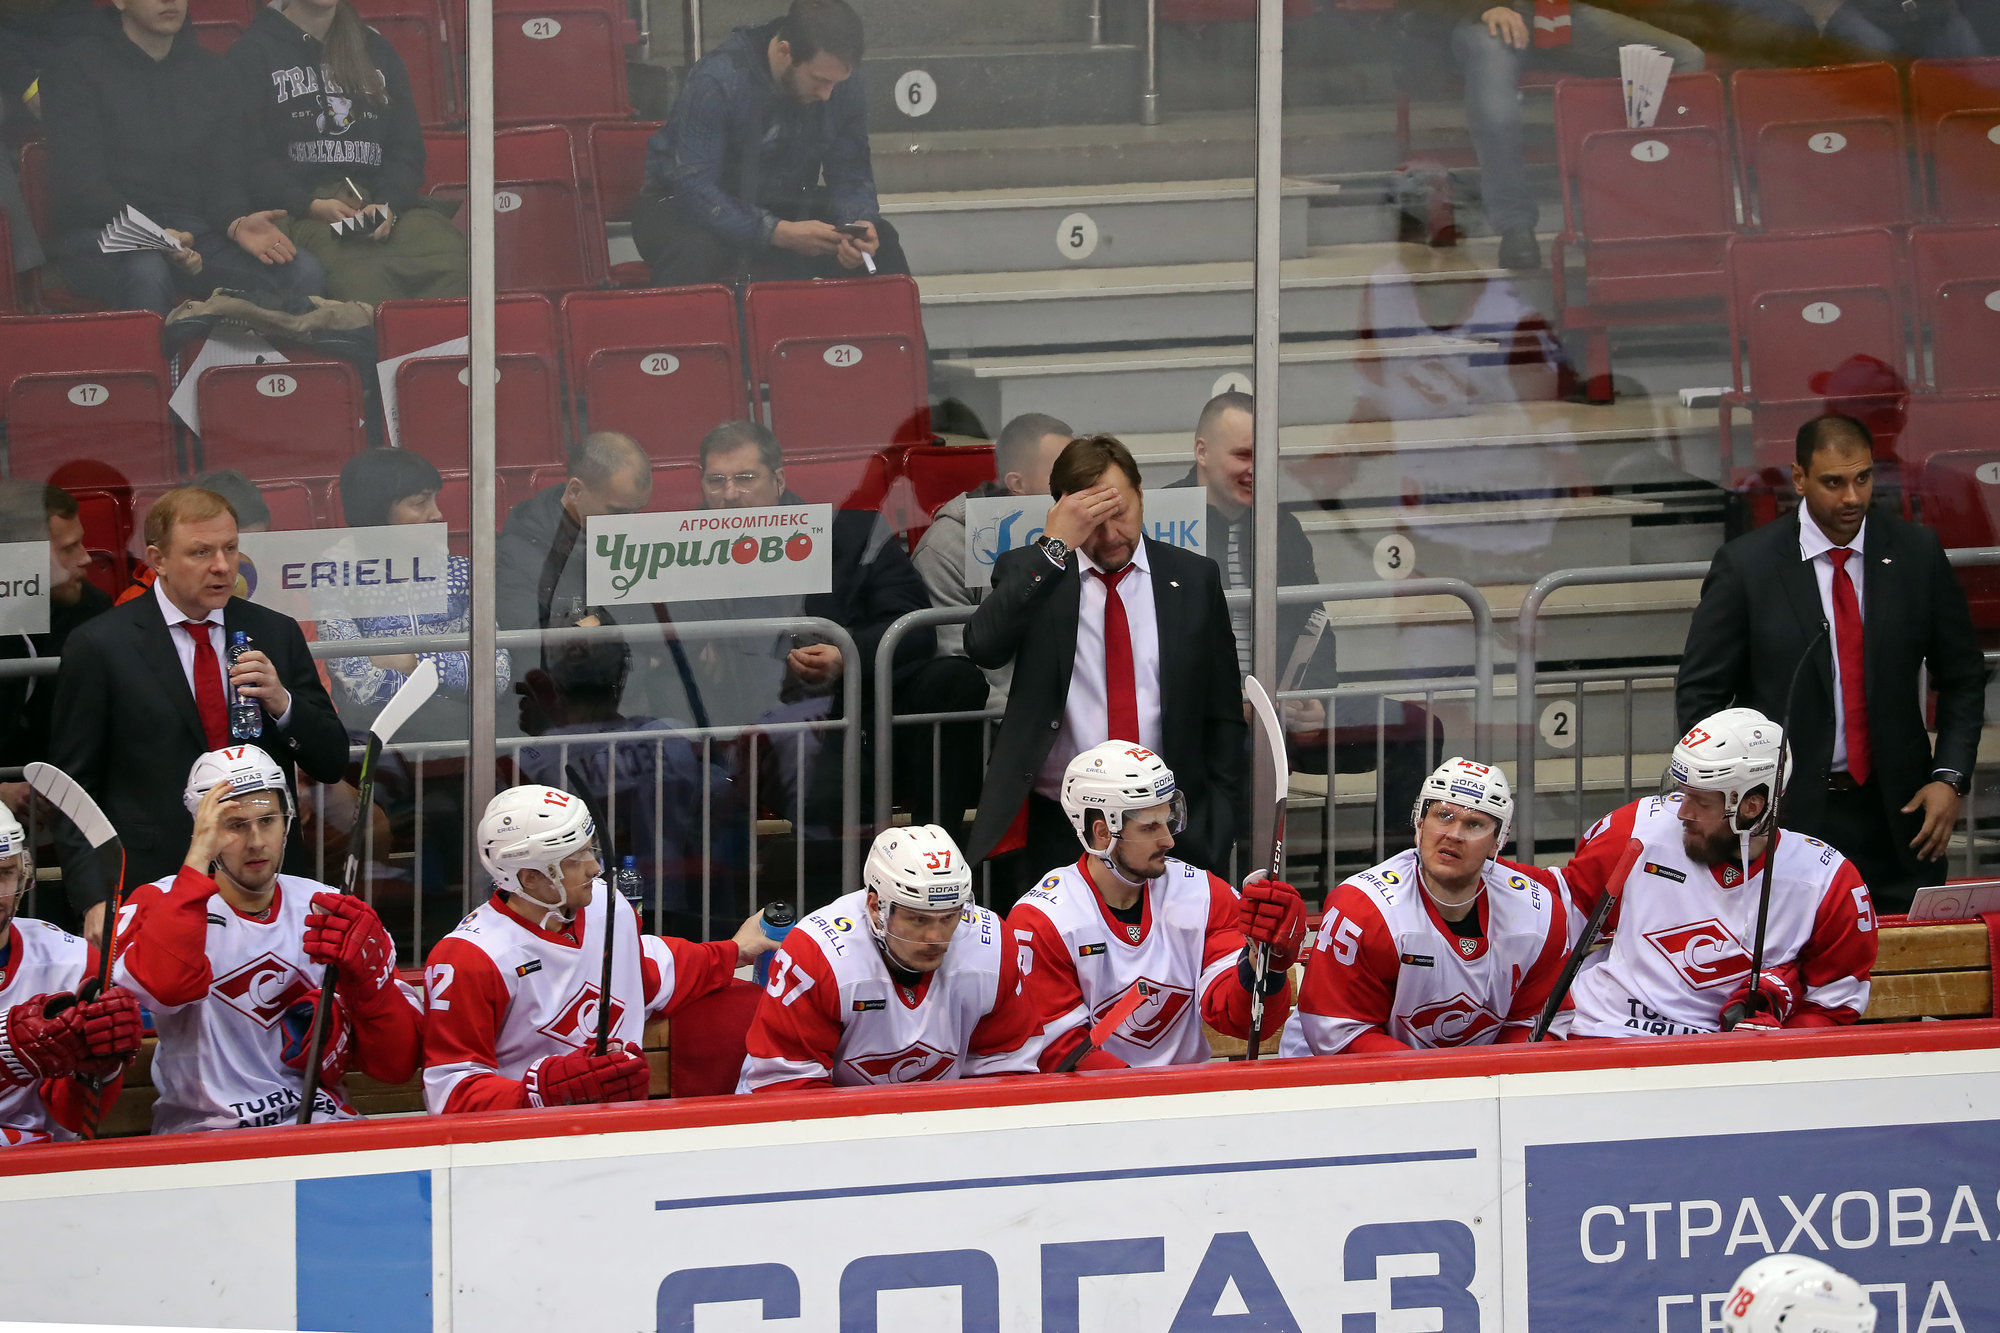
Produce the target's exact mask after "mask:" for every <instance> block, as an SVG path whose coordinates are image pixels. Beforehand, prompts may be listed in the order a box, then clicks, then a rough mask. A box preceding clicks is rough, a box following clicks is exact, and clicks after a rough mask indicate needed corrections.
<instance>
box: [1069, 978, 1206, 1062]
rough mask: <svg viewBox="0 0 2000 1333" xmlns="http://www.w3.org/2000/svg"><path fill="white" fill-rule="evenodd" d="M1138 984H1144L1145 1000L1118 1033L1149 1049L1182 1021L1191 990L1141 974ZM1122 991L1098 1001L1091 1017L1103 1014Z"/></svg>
mask: <svg viewBox="0 0 2000 1333" xmlns="http://www.w3.org/2000/svg"><path fill="white" fill-rule="evenodd" d="M1139 984H1141V985H1143V986H1145V987H1146V997H1147V998H1146V1002H1145V1003H1144V1004H1142V1005H1140V1006H1139V1007H1138V1008H1137V1009H1135V1010H1133V1011H1132V1016H1131V1017H1130V1018H1128V1019H1126V1020H1125V1022H1124V1023H1123V1025H1121V1026H1120V1027H1119V1029H1118V1032H1117V1035H1118V1036H1119V1037H1120V1038H1122V1039H1123V1040H1125V1041H1129V1042H1131V1043H1132V1044H1133V1045H1134V1046H1144V1047H1147V1048H1149V1049H1150V1048H1151V1047H1153V1046H1155V1045H1157V1044H1158V1043H1159V1041H1160V1038H1162V1037H1164V1036H1166V1035H1167V1034H1168V1033H1169V1032H1171V1031H1173V1030H1174V1025H1175V1024H1177V1023H1179V1022H1180V1021H1181V1015H1182V1014H1183V1013H1184V1012H1186V1010H1187V1007H1188V1005H1190V1004H1192V1003H1193V1002H1194V992H1193V991H1192V990H1190V989H1188V988H1187V987H1186V986H1169V985H1166V984H1165V983H1163V982H1158V981H1155V980H1153V979H1152V978H1151V977H1140V978H1139ZM1123 995H1124V992H1123V991H1120V992H1119V993H1118V994H1117V995H1113V996H1112V997H1111V998H1110V999H1108V1000H1106V1001H1105V1002H1104V1003H1103V1004H1101V1005H1099V1006H1098V1007H1097V1009H1096V1010H1095V1012H1093V1013H1092V1015H1091V1021H1092V1022H1093V1023H1094V1022H1096V1021H1097V1020H1098V1019H1100V1018H1102V1017H1104V1015H1105V1014H1106V1013H1108V1012H1110V1010H1111V1007H1112V1006H1113V1005H1115V1004H1117V1003H1118V1001H1119V1000H1120V999H1121V998H1122V997H1123Z"/></svg>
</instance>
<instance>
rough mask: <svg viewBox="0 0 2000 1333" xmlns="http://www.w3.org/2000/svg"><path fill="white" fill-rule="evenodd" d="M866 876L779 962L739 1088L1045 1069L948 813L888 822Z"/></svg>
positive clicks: (815, 919) (1037, 1032)
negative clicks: (947, 824)
mask: <svg viewBox="0 0 2000 1333" xmlns="http://www.w3.org/2000/svg"><path fill="white" fill-rule="evenodd" d="M861 879H862V883H863V884H864V885H865V886H866V887H864V888H862V889H861V890H859V891H858V892H855V893H850V894H847V895H846V896H845V897H841V898H836V899H834V900H833V901H832V902H831V903H828V904H827V905H826V906H825V907H822V908H821V909H820V910H818V911H817V912H813V913H810V914H808V915H807V916H806V918H805V919H804V920H803V921H801V922H799V923H798V925H797V926H795V927H793V928H792V931H791V933H790V934H789V935H787V936H786V937H785V943H784V945H783V946H782V947H781V948H780V949H779V950H778V954H777V957H775V958H773V959H772V960H771V979H770V983H769V984H768V985H767V986H766V987H765V989H764V994H763V996H762V998H761V999H759V1000H758V1002H757V1014H756V1017H755V1018H754V1019H752V1020H751V1023H750V1036H749V1043H748V1045H749V1054H748V1055H747V1056H746V1057H745V1059H744V1061H743V1073H742V1075H741V1077H740V1078H739V1079H738V1080H737V1083H736V1090H737V1091H738V1092H773V1091H779V1090H789V1089H797V1088H826V1087H836V1088H844V1087H858V1086H862V1085H870V1084H876V1085H892V1084H898V1083H934V1082H938V1081H940V1080H945V1079H957V1078H977V1077H981V1076H984V1075H989V1074H1032V1073H1034V1072H1035V1071H1036V1069H1037V1068H1038V1063H1037V1062H1038V1060H1039V1059H1040V1056H1041V1052H1042V1025H1041V1023H1040V1021H1039V1020H1038V1019H1037V1017H1036V1015H1035V1010H1034V1006H1033V1005H1031V1004H1030V1003H1029V1002H1028V1001H1027V1000H1026V999H1025V998H1024V997H1023V996H1022V994H1021V979H1020V976H1019V974H1018V972H1017V970H1016V967H1015V951H1014V950H1013V949H1012V948H1011V947H1009V945H1008V942H1007V940H1006V938H1005V934H1004V932H1003V930H1002V928H1001V922H1000V918H999V917H997V916H995V915H994V914H993V913H991V912H989V911H987V910H986V909H985V908H983V907H976V906H974V905H973V902H972V868H971V867H970V866H968V865H967V864H966V862H965V855H964V853H962V852H961V851H960V850H959V848H958V844H957V843H955V842H953V841H952V839H951V835H950V834H948V833H946V832H945V831H944V830H943V829H941V828H939V827H938V826H937V825H935V824H918V825H913V826H911V827H909V828H891V829H884V830H883V831H882V832H880V833H878V834H876V835H875V842H874V845H873V846H871V847H870V848H869V849H868V859H867V861H866V863H865V864H864V865H863V866H862V868H861Z"/></svg>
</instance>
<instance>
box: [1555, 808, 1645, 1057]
mask: <svg viewBox="0 0 2000 1333" xmlns="http://www.w3.org/2000/svg"><path fill="white" fill-rule="evenodd" d="M1645 851H1646V844H1645V843H1643V842H1640V841H1639V840H1638V839H1637V838H1633V839H1631V840H1630V841H1628V842H1627V843H1626V844H1625V850H1624V851H1623V852H1621V853H1619V855H1618V864H1617V865H1615V866H1613V867H1612V868H1611V878H1610V880H1609V881H1607V882H1606V883H1605V886H1604V896H1603V897H1601V898H1599V899H1598V900H1597V906H1596V907H1594V908H1592V909H1591V911H1590V919H1589V920H1588V921H1586V922H1584V925H1583V934H1581V935H1579V936H1577V937H1576V947H1575V948H1574V949H1571V950H1570V951H1569V957H1568V958H1566V959H1564V960H1563V969H1562V972H1561V973H1560V974H1559V975H1558V976H1557V977H1556V984H1555V986H1554V988H1553V989H1551V990H1550V991H1549V998H1548V1002H1547V1003H1545V1004H1544V1005H1543V1006H1542V1012H1541V1013H1540V1015H1538V1016H1537V1017H1536V1019H1535V1026H1534V1028H1533V1030H1531V1031H1530V1032H1529V1033H1528V1040H1529V1041H1540V1040H1542V1039H1543V1038H1544V1037H1546V1036H1548V1034H1549V1025H1550V1024H1551V1023H1554V1022H1555V1021H1556V1015H1557V1014H1559V1013H1561V1012H1562V1002H1563V1001H1564V1000H1565V999H1567V998H1568V997H1569V988H1570V986H1571V985H1572V984H1573V983H1574V982H1575V981H1576V974H1577V970H1578V969H1579V968H1581V967H1582V966H1583V960H1584V958H1585V957H1586V956H1588V955H1589V953H1590V947H1591V946H1592V945H1593V944H1595V943H1596V942H1597V934H1598V932H1599V931H1601V930H1603V929H1604V923H1605V922H1606V921H1607V920H1609V919H1610V917H1611V909H1612V908H1614V907H1616V906H1617V905H1618V899H1619V898H1620V897H1622V896H1623V895H1624V893H1625V880H1626V879H1627V877H1629V876H1630V875H1631V873H1632V867H1633V866H1635V865H1637V864H1639V858H1640V857H1641V856H1643V855H1644V854H1645Z"/></svg>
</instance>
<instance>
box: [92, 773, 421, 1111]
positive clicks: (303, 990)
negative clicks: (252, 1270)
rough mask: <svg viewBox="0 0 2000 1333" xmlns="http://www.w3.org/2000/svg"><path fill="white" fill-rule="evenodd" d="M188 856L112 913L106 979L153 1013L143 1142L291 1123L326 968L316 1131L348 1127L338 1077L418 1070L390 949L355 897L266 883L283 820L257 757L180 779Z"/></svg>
mask: <svg viewBox="0 0 2000 1333" xmlns="http://www.w3.org/2000/svg"><path fill="white" fill-rule="evenodd" d="M181 799H182V800H183V801H184V802H185V803H186V805H187V808H188V810H189V812H190V813H191V814H193V815H194V836H193V837H192V838H191V839H190V840H189V842H188V852H187V860H186V861H185V862H184V863H183V864H182V865H181V868H180V873H178V874H177V875H175V876H174V877H173V878H172V879H162V880H156V881H154V882H153V883H151V884H147V885H145V886H143V887H141V888H139V889H137V890H135V891H134V892H133V894H132V898H131V901H130V902H128V903H127V904H126V905H125V909H124V911H122V912H121V913H120V917H121V920H120V922H119V924H118V930H119V941H120V953H119V956H118V965H117V973H116V975H117V977H118V980H119V981H120V982H121V983H122V984H124V985H126V986H130V987H131V988H132V990H133V992H134V993H135V994H136V995H137V996H138V997H139V1002H140V1003H141V1004H143V1005H145V1006H146V1007H147V1008H148V1009H150V1010H152V1012H153V1026H154V1028H155V1029H156V1030H157V1031H158V1033H159V1037H160V1041H159V1046H158V1049H157V1050H156V1051H155V1052H154V1055H153V1085H154V1086H155V1087H156V1088H158V1089H159V1093H160V1099H159V1101H157V1102H155V1103H154V1105H153V1132H154V1133H155V1134H172V1133H179V1132H181V1131H183V1130H197V1129H251V1128H255V1127H258V1126H268V1125H289V1124H291V1123H293V1121H294V1120H295V1119H296V1118H297V1116H298V1111H299V1100H300V1097H301V1096H302V1095H303V1088H304V1075H305V1062H306V1053H307V1052H306V1048H307V1034H308V1032H309V1031H310V1029H311V1027H312V1017H313V1008H314V1006H315V1005H316V1004H317V1003H318V1002H319V989H320V982H321V978H322V975H323V974H324V972H325V970H326V964H328V963H338V964H339V965H340V976H339V980H338V982H337V983H336V984H335V986H334V993H333V998H332V1001H331V1008H330V1009H329V1010H328V1015H327V1017H328V1023H327V1040H326V1051H325V1054H324V1056H323V1057H322V1059H321V1060H320V1085H319V1090H318V1093H317V1094H316V1095H315V1097H314V1103H313V1119H314V1120H353V1119H357V1118H359V1113H358V1112H356V1111H355V1110H354V1108H353V1107H351V1106H349V1105H348V1102H347V1097H346V1094H345V1092H344V1091H343V1089H342V1087H341V1079H342V1077H343V1076H344V1075H345V1074H346V1072H347V1070H348V1069H350V1068H353V1069H359V1070H361V1071H362V1072H363V1073H365V1074H367V1075H368V1076H369V1077H370V1078H373V1079H378V1080H380V1081H381V1082H384V1083H402V1082H405V1081H406V1080H408V1079H409V1078H410V1077H411V1076H412V1075H414V1074H415V1073H416V1071H417V1059H418V1054H419V1052H420V1050H421V1048H422V1044H423V1013H422V1010H421V1009H420V1008H419V1007H418V1004H417V995H416V992H415V991H413V990H412V989H410V987H408V986H407V985H405V984H403V983H402V982H401V981H399V980H398V979H397V977H396V946H395V944H394V943H393V942H392V941H391V940H390V939H389V932H388V931H386V930H384V929H383V928H382V922H381V919H380V918H379V917H377V916H376V915H375V909H373V908H372V907H370V906H369V905H368V904H367V903H365V902H363V901H361V899H359V898H355V897H351V896H349V895H347V894H344V893H341V892H339V891H337V890H335V889H334V888H332V887H331V886H329V885H326V884H321V883H319V882H318V881H316V880H310V879H304V878H301V877H298V876H295V875H283V874H280V873H278V866H279V863H280V862H282V861H283V860H284V855H285V839H286V836H287V835H288V834H289V833H290V831H291V823H292V816H293V809H292V797H291V791H290V789H289V788H288V787H286V785H285V775H284V772H283V771H282V770H281V769H280V768H279V767H278V765H277V764H276V763H274V762H273V761H272V759H271V756H270V755H268V754H266V753H264V751H262V750H260V749H258V748H257V747H256V746H254V745H238V746H232V747H230V748H229V749H226V750H211V751H209V752H208V753H207V754H205V755H203V756H201V758H199V759H197V760H195V762H194V767H193V768H192V769H190V770H189V771H188V781H187V789H186V791H184V792H183V793H182V797H181Z"/></svg>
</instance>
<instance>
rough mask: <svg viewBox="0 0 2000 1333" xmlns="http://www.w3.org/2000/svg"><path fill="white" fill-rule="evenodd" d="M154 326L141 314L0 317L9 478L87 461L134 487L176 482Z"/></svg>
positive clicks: (35, 477) (38, 477) (1, 402)
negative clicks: (170, 481)
mask: <svg viewBox="0 0 2000 1333" xmlns="http://www.w3.org/2000/svg"><path fill="white" fill-rule="evenodd" d="M160 329H161V322H160V317H159V316H158V315H155V314H153V313H152V312H151V311H148V310H128V311H118V312H112V313H105V314H90V315H40V316H36V315H25V316H13V317H10V318H5V319H0V421H4V422H5V424H6V431H7V471H8V475H9V476H10V477H13V478H15V479H17V480H19V479H25V480H30V481H45V480H48V479H49V477H50V476H51V474H53V473H54V472H55V471H56V470H57V469H58V468H62V467H65V466H66V465H74V464H77V463H79V462H87V463H91V464H95V465H97V466H98V467H100V468H104V469H109V470H110V472H112V473H115V474H116V475H117V476H118V477H122V478H123V480H124V481H125V482H126V483H129V484H131V485H145V484H147V483H150V482H156V481H163V480H167V479H170V478H172V477H174V476H175V475H176V474H177V473H178V471H179V466H178V462H177V460H176V458H175V455H174V444H173V432H172V428H171V425H170V423H169V421H168V416H167V395H168V389H167V367H166V363H165V362H164V361H163V360H162V359H161V356H160Z"/></svg>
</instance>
